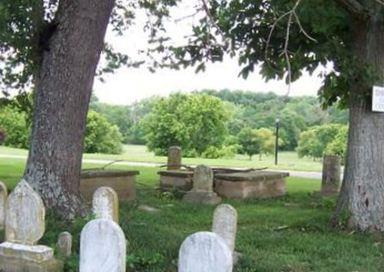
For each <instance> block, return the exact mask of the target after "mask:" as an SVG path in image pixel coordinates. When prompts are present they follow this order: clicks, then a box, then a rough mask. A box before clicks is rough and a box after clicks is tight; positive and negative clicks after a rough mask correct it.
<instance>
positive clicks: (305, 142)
mask: <svg viewBox="0 0 384 272" xmlns="http://www.w3.org/2000/svg"><path fill="white" fill-rule="evenodd" d="M346 131H347V127H346V126H343V125H338V124H329V125H322V126H314V127H311V128H309V129H308V130H307V131H304V132H302V133H301V134H300V141H299V146H298V147H297V152H298V154H299V157H304V156H308V157H312V158H315V159H316V158H317V159H318V158H322V157H323V156H324V154H332V155H339V156H342V155H343V154H344V153H345V145H346V143H347V139H346ZM342 141H344V142H342Z"/></svg>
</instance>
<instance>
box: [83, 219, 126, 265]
mask: <svg viewBox="0 0 384 272" xmlns="http://www.w3.org/2000/svg"><path fill="white" fill-rule="evenodd" d="M125 256H126V240H125V236H124V233H123V231H122V230H121V228H120V226H119V225H118V224H116V223H115V222H114V221H112V220H108V219H103V218H100V219H95V220H92V221H90V222H88V223H87V224H86V225H85V227H84V228H83V230H82V231H81V237H80V272H95V271H97V272H125V263H126V261H125Z"/></svg>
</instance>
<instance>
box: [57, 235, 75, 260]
mask: <svg viewBox="0 0 384 272" xmlns="http://www.w3.org/2000/svg"><path fill="white" fill-rule="evenodd" d="M56 246H57V250H58V253H59V255H61V256H64V257H69V256H71V254H72V235H71V234H70V233H69V232H67V231H64V232H62V233H60V234H59V238H58V239H57V243H56Z"/></svg>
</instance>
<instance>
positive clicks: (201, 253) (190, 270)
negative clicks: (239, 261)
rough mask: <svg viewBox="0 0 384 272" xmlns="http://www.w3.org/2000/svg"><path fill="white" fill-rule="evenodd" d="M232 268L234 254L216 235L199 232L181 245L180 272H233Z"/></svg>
mask: <svg viewBox="0 0 384 272" xmlns="http://www.w3.org/2000/svg"><path fill="white" fill-rule="evenodd" d="M232 267H233V260H232V252H231V250H230V249H229V247H228V245H227V244H226V242H225V241H224V239H223V238H221V237H220V236H219V235H217V234H216V233H212V232H197V233H194V234H192V235H190V236H188V237H187V238H186V239H185V240H184V242H183V243H182V244H181V247H180V251H179V261H178V271H179V272H231V271H232Z"/></svg>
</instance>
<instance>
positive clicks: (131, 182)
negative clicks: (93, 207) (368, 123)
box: [80, 170, 139, 202]
mask: <svg viewBox="0 0 384 272" xmlns="http://www.w3.org/2000/svg"><path fill="white" fill-rule="evenodd" d="M138 174H139V171H122V170H92V171H83V172H82V173H81V180H80V192H81V194H82V196H83V197H84V198H85V200H87V201H88V202H91V201H92V197H93V193H94V192H95V191H96V190H97V188H99V187H102V186H107V187H111V188H112V189H113V190H114V191H115V192H116V193H117V195H118V197H119V199H120V200H121V201H129V200H134V199H135V198H136V189H135V182H136V175H138Z"/></svg>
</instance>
